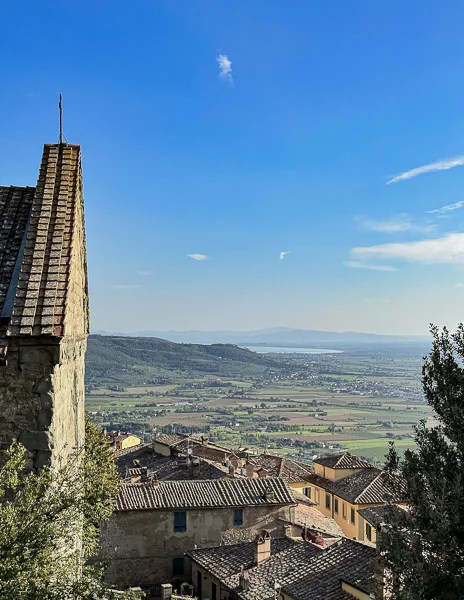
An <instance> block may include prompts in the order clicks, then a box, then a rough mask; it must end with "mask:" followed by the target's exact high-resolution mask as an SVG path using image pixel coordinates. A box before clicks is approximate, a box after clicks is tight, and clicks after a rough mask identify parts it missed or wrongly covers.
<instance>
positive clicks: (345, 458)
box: [313, 452, 373, 469]
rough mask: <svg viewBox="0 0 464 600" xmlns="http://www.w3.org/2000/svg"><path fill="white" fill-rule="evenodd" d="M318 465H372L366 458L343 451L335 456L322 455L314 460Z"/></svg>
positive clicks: (366, 467)
mask: <svg viewBox="0 0 464 600" xmlns="http://www.w3.org/2000/svg"><path fill="white" fill-rule="evenodd" d="M313 462H315V463H316V464H318V465H322V466H324V467H329V468H330V469H371V468H373V465H372V464H371V463H370V462H367V461H366V460H361V459H360V458H358V457H357V456H354V455H353V454H350V453H349V452H345V454H339V455H337V456H323V457H322V458H316V459H314V461H313Z"/></svg>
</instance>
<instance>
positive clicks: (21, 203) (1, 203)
mask: <svg viewBox="0 0 464 600" xmlns="http://www.w3.org/2000/svg"><path fill="white" fill-rule="evenodd" d="M34 193H35V188H31V187H13V186H11V187H1V186H0V313H1V312H2V310H3V307H4V304H5V298H6V295H7V292H8V288H9V287H10V283H11V280H12V278H13V271H14V268H15V264H16V261H17V259H18V254H19V251H20V248H21V244H22V242H23V238H24V233H25V231H26V226H27V222H28V220H29V216H30V213H31V207H32V200H33V198H34ZM18 275H19V273H18ZM12 299H13V300H14V296H13V298H12Z"/></svg>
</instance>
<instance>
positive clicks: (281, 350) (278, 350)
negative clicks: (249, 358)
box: [241, 346, 343, 354]
mask: <svg viewBox="0 0 464 600" xmlns="http://www.w3.org/2000/svg"><path fill="white" fill-rule="evenodd" d="M241 347H242V348H246V349H247V350H253V352H258V354H271V353H272V354H340V353H341V352H343V350H327V349H322V348H292V347H285V346H282V347H279V346H241Z"/></svg>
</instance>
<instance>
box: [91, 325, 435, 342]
mask: <svg viewBox="0 0 464 600" xmlns="http://www.w3.org/2000/svg"><path fill="white" fill-rule="evenodd" d="M93 333H95V334H97V335H117V336H132V337H154V338H162V339H164V340H169V341H171V342H183V343H191V344H216V343H224V344H237V345H240V346H251V345H262V346H292V347H296V346H298V347H314V346H315V345H331V346H332V345H334V344H362V343H371V344H382V343H387V344H391V343H412V342H416V343H417V342H419V343H428V342H429V341H430V337H429V336H425V335H423V336H405V335H379V334H374V333H357V332H355V331H343V332H337V331H317V330H313V329H291V328H288V327H272V328H269V329H258V330H256V331H197V330H188V331H135V332H133V333H130V334H124V333H118V332H111V333H110V332H107V331H95V332H93Z"/></svg>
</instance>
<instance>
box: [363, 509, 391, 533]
mask: <svg viewBox="0 0 464 600" xmlns="http://www.w3.org/2000/svg"><path fill="white" fill-rule="evenodd" d="M393 510H394V508H393V506H389V505H387V504H386V505H384V506H375V507H373V508H361V510H359V511H358V513H359V514H360V515H361V517H363V519H365V520H366V521H367V522H368V523H369V525H372V527H375V528H376V529H377V528H378V527H380V525H382V523H385V522H386V521H387V519H388V517H389V515H390V514H391V513H392V511H393Z"/></svg>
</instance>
